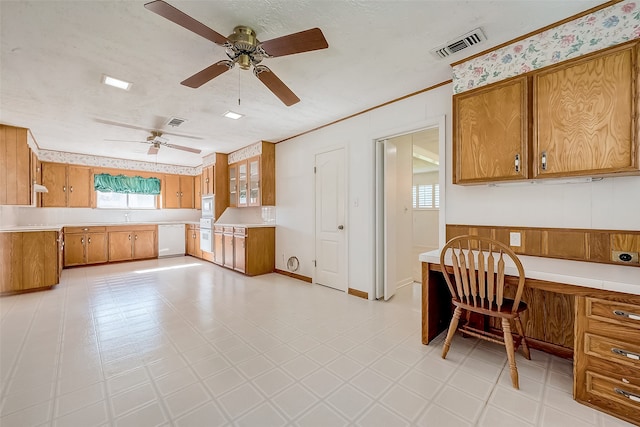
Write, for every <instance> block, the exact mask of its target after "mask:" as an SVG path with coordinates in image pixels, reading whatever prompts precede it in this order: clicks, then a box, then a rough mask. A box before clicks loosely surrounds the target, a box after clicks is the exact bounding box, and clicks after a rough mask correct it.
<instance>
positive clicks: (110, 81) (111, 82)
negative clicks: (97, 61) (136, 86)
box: [102, 74, 133, 90]
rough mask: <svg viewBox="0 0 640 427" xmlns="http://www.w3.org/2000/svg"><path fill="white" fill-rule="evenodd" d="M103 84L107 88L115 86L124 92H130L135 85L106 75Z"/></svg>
mask: <svg viewBox="0 0 640 427" xmlns="http://www.w3.org/2000/svg"><path fill="white" fill-rule="evenodd" d="M102 83H103V84H106V85H107V86H113V87H117V88H118V89H123V90H129V89H131V86H132V85H133V84H132V83H131V82H127V81H124V80H120V79H116V78H115V77H111V76H107V75H106V74H103V75H102Z"/></svg>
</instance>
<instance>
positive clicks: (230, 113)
mask: <svg viewBox="0 0 640 427" xmlns="http://www.w3.org/2000/svg"><path fill="white" fill-rule="evenodd" d="M223 116H224V117H226V118H228V119H232V120H238V119H239V118H241V117H244V115H243V114H240V113H236V112H234V111H231V110H229V111H227V112H225V113H224V114H223Z"/></svg>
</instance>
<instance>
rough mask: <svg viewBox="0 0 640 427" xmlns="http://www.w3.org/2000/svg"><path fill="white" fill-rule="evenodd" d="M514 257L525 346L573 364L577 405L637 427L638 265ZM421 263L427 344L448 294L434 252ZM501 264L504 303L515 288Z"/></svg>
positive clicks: (444, 314)
mask: <svg viewBox="0 0 640 427" xmlns="http://www.w3.org/2000/svg"><path fill="white" fill-rule="evenodd" d="M518 258H519V259H520V261H521V262H522V265H523V267H524V271H525V277H526V280H525V289H524V292H523V296H522V300H523V301H524V302H526V303H527V305H528V309H527V310H526V311H525V312H523V313H522V316H521V318H522V322H523V325H524V327H525V335H526V336H527V341H528V342H529V344H530V347H532V348H537V349H540V350H543V351H546V352H549V353H553V354H556V355H559V356H561V357H565V358H573V360H574V398H575V399H576V400H577V401H579V402H581V403H584V404H586V405H589V406H592V407H594V408H597V409H599V410H602V411H604V412H607V413H609V414H611V415H614V416H617V417H620V418H622V419H625V420H627V421H630V422H633V423H635V424H638V425H640V361H638V360H637V359H636V356H637V355H640V267H635V266H626V265H610V264H597V263H590V262H581V261H569V260H562V259H552V258H542V257H533V256H522V255H519V256H518ZM420 261H422V342H423V343H424V344H425V345H426V344H429V342H430V341H431V340H432V339H433V338H434V337H435V336H436V335H438V334H439V333H440V332H442V331H443V330H445V329H446V328H447V327H448V326H449V322H450V320H451V294H450V293H449V289H448V287H447V285H446V283H445V281H444V278H443V276H442V271H441V267H440V251H432V252H426V253H423V254H421V255H420ZM445 264H447V265H450V264H451V260H450V259H449V260H445ZM505 264H506V265H505V273H506V274H507V277H506V278H505V282H506V284H507V287H506V289H505V296H506V297H507V298H508V297H511V296H512V295H511V293H512V292H514V291H515V286H516V285H517V279H516V278H515V277H514V276H510V274H511V275H513V274H516V272H517V270H516V269H515V266H514V265H513V264H512V263H511V260H509V259H505ZM450 272H452V270H451V271H450ZM486 326H487V327H488V328H491V327H492V326H494V327H499V325H497V324H496V325H486ZM574 350H575V351H574Z"/></svg>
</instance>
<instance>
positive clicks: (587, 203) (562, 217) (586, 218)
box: [276, 84, 640, 298]
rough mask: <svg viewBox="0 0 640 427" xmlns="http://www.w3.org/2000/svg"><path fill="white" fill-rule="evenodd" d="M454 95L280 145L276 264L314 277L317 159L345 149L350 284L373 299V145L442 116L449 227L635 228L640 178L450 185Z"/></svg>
mask: <svg viewBox="0 0 640 427" xmlns="http://www.w3.org/2000/svg"><path fill="white" fill-rule="evenodd" d="M451 96H452V87H451V85H450V84H449V85H445V86H442V87H439V88H437V89H434V90H432V91H429V92H426V93H422V94H420V95H417V96H414V97H411V98H408V99H405V100H402V101H400V102H396V103H393V104H390V105H388V106H385V107H383V108H379V109H376V110H373V111H370V112H368V113H366V114H363V115H360V116H356V117H354V118H352V119H349V120H345V121H343V122H339V123H337V124H335V125H332V126H329V127H326V128H323V129H320V130H318V131H315V132H312V133H310V134H307V135H303V136H300V137H297V138H294V139H292V140H290V141H286V142H283V143H280V144H278V145H277V146H276V186H277V189H278V191H277V203H276V205H277V206H278V215H277V219H276V223H277V225H278V227H277V229H276V254H277V255H276V267H277V268H279V269H283V270H286V265H285V264H284V262H283V256H284V259H287V258H288V257H289V256H291V255H296V256H297V257H298V259H299V260H300V269H299V271H298V273H299V274H302V275H304V276H308V277H312V276H313V262H312V260H313V259H314V252H315V250H314V203H315V202H314V200H315V198H314V185H313V183H314V178H313V162H314V156H315V154H316V153H319V152H322V151H327V150H329V149H331V148H335V147H345V148H346V150H347V152H348V156H347V182H348V184H347V186H348V211H349V213H348V221H347V224H346V227H347V233H348V242H349V243H348V244H349V255H348V256H349V262H348V270H349V271H348V286H349V287H350V288H353V289H357V290H361V291H364V292H368V293H369V296H370V298H373V295H374V294H375V292H374V286H375V284H374V282H375V280H374V277H375V276H374V259H375V251H374V244H375V240H374V229H375V227H374V224H375V209H374V207H375V205H374V203H375V198H374V189H375V185H374V183H375V181H374V177H375V164H374V140H375V139H378V138H383V137H385V136H394V135H398V134H400V133H404V132H407V131H411V130H416V129H420V128H422V127H424V125H423V123H424V122H425V121H429V120H432V119H433V118H434V117H438V116H442V115H446V152H445V153H442V152H441V153H440V161H441V162H440V165H441V168H442V167H444V170H445V174H446V175H445V176H446V186H445V187H444V192H442V191H441V200H442V201H443V202H444V207H445V215H446V216H445V221H446V223H447V224H481V225H513V226H531V227H558V228H565V227H571V228H594V229H621V230H640V196H639V195H640V177H616V178H604V179H603V180H602V181H598V182H592V183H581V184H554V185H549V184H521V185H519V186H505V187H500V186H498V187H489V186H486V185H480V186H458V185H453V184H452V183H451V182H452V176H451V161H450V160H449V159H451V156H452V143H451ZM443 154H444V155H443ZM441 190H442V182H441ZM445 195H446V196H445ZM441 208H442V206H441ZM441 240H442V236H441Z"/></svg>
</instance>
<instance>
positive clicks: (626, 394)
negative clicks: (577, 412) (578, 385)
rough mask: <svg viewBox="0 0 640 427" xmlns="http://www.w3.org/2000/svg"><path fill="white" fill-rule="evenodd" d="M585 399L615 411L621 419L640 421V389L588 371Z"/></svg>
mask: <svg viewBox="0 0 640 427" xmlns="http://www.w3.org/2000/svg"><path fill="white" fill-rule="evenodd" d="M584 397H585V398H586V399H585V400H586V401H587V402H589V403H590V404H592V405H595V406H598V407H602V408H603V409H608V410H609V411H613V412H615V414H616V415H617V416H619V417H621V418H624V419H627V420H629V421H635V422H636V423H637V422H639V421H640V419H638V414H640V387H637V386H634V385H632V384H625V383H623V382H622V381H617V380H614V379H612V378H610V377H607V376H605V375H601V374H599V373H597V372H593V371H590V370H587V371H586V387H585V396H584Z"/></svg>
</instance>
